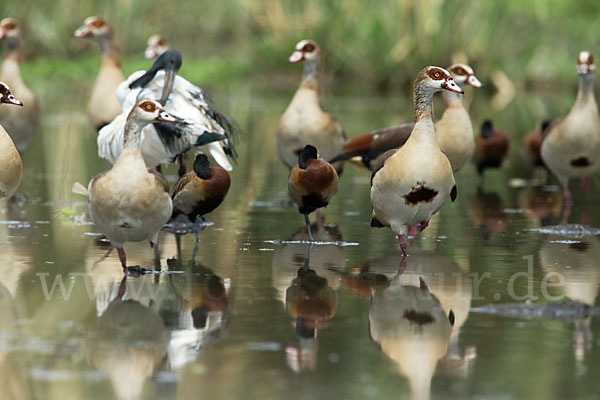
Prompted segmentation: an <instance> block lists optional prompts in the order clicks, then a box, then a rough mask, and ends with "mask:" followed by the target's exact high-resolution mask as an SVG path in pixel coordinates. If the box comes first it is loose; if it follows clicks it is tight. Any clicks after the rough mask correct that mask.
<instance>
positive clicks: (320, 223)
mask: <svg viewBox="0 0 600 400" xmlns="http://www.w3.org/2000/svg"><path fill="white" fill-rule="evenodd" d="M315 219H316V222H317V228H319V229H321V228H322V227H323V216H322V215H321V213H320V212H319V209H317V211H315Z"/></svg>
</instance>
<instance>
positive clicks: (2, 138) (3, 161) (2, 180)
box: [0, 82, 23, 199]
mask: <svg viewBox="0 0 600 400" xmlns="http://www.w3.org/2000/svg"><path fill="white" fill-rule="evenodd" d="M0 103H4V104H14V105H16V106H23V103H21V102H20V101H19V100H17V99H16V98H15V96H13V95H12V93H11V92H10V89H9V88H8V86H7V85H6V84H5V83H4V82H0ZM2 108H4V107H2ZM22 175H23V164H22V162H21V155H20V154H19V152H18V150H17V148H16V147H15V144H14V143H13V141H12V139H11V138H10V136H9V135H8V133H7V132H6V130H4V128H3V127H2V125H0V199H3V198H5V197H6V198H7V199H10V198H11V197H12V195H13V194H14V193H15V191H16V190H17V188H18V187H19V184H20V183H21V177H22Z"/></svg>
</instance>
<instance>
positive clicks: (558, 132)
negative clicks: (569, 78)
mask: <svg viewBox="0 0 600 400" xmlns="http://www.w3.org/2000/svg"><path fill="white" fill-rule="evenodd" d="M595 70H596V65H595V64H594V57H593V55H592V53H590V52H589V51H582V52H580V53H579V55H578V57H577V72H578V74H579V88H578V90H577V99H576V100H575V104H574V105H573V107H572V108H571V111H569V113H568V114H567V116H566V117H565V118H563V119H560V120H555V121H552V123H551V124H550V126H548V128H547V129H546V131H547V132H546V137H545V138H544V140H543V142H542V148H541V155H542V160H543V161H544V164H546V166H547V167H548V169H549V170H550V171H551V172H552V173H553V174H554V176H556V178H557V179H558V181H559V182H560V184H561V185H562V188H563V196H564V199H565V203H566V208H565V210H564V217H565V218H567V217H568V215H569V213H570V205H572V203H573V201H572V196H571V192H570V191H569V179H571V178H579V177H582V178H584V179H583V186H582V189H583V191H584V192H586V191H587V188H588V186H589V182H590V176H591V175H592V174H593V173H595V172H596V171H597V170H598V168H600V157H599V156H598V154H600V117H599V116H598V105H597V104H596V99H595V96H594V71H595Z"/></svg>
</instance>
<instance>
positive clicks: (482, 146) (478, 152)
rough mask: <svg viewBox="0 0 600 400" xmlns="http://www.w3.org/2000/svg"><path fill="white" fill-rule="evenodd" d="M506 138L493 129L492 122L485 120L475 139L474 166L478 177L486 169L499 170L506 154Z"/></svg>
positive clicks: (507, 142) (503, 134)
mask: <svg viewBox="0 0 600 400" xmlns="http://www.w3.org/2000/svg"><path fill="white" fill-rule="evenodd" d="M508 146H509V141H508V136H506V134H505V133H504V132H500V131H497V130H495V129H494V126H493V125H492V121H490V120H485V121H484V122H483V124H482V125H481V130H480V133H479V136H476V137H475V158H474V160H475V165H476V166H477V172H479V176H483V171H484V170H485V169H486V168H499V167H500V166H501V165H502V161H503V160H504V158H506V155H507V154H508Z"/></svg>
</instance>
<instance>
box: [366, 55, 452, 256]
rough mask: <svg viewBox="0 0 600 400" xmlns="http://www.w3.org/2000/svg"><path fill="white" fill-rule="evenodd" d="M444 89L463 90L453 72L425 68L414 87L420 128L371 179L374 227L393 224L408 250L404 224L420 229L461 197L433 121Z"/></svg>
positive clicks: (389, 154) (387, 156)
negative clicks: (435, 102) (435, 103)
mask: <svg viewBox="0 0 600 400" xmlns="http://www.w3.org/2000/svg"><path fill="white" fill-rule="evenodd" d="M441 90H449V91H453V92H456V93H462V89H461V88H460V87H458V85H457V84H456V83H455V82H454V80H453V79H452V76H451V75H450V73H449V72H448V71H446V70H445V69H443V68H439V67H426V68H425V69H423V70H422V71H421V72H420V73H419V75H418V76H417V79H416V80H415V82H414V86H413V96H414V104H415V127H414V128H413V130H412V132H411V134H410V137H409V138H408V140H407V141H406V143H405V144H404V146H402V147H400V148H399V149H395V150H390V151H388V152H386V153H385V154H384V155H383V156H382V157H381V158H380V159H378V161H379V165H377V166H375V168H374V170H373V175H372V178H371V204H372V206H373V219H372V221H371V226H373V227H384V226H388V227H390V228H391V229H392V231H393V232H394V233H395V234H397V235H398V240H399V242H400V247H401V249H402V252H403V254H406V239H405V237H404V235H403V233H404V226H405V225H413V224H417V223H418V224H420V226H421V230H422V229H424V228H425V227H426V226H427V224H428V223H429V219H430V218H431V216H432V215H433V214H435V213H436V212H437V211H438V210H439V209H440V208H441V207H442V205H444V203H445V202H446V199H447V198H448V197H451V199H452V200H453V201H454V199H455V198H456V185H455V183H454V175H453V173H452V166H451V165H450V161H448V158H447V157H446V156H445V155H444V153H442V151H441V150H440V147H439V145H438V142H437V140H436V131H435V127H434V124H433V103H432V101H433V94H434V93H436V92H439V91H441Z"/></svg>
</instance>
